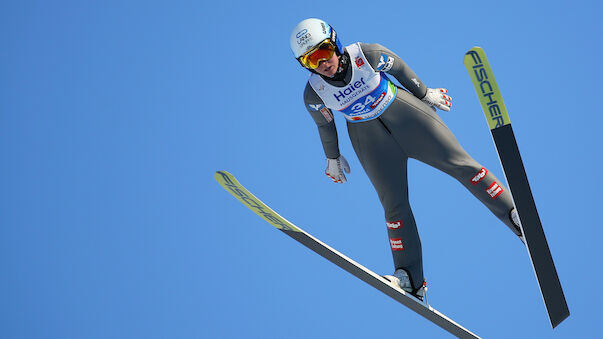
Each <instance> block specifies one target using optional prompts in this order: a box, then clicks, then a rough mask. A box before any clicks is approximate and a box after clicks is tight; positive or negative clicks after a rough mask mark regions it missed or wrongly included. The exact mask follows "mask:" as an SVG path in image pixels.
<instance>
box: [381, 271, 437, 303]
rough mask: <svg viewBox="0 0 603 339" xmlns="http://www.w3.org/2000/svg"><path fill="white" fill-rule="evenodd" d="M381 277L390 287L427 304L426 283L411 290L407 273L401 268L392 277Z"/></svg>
mask: <svg viewBox="0 0 603 339" xmlns="http://www.w3.org/2000/svg"><path fill="white" fill-rule="evenodd" d="M383 277H384V278H385V279H387V280H389V282H390V283H391V285H392V286H394V287H397V288H400V289H402V290H403V291H405V292H408V293H410V294H411V295H412V296H413V297H415V298H417V299H419V300H421V301H423V302H425V303H427V298H426V292H427V283H426V282H425V281H423V284H422V285H421V287H419V288H418V289H414V288H412V284H411V283H410V278H409V277H408V273H406V271H405V270H403V269H401V268H399V269H397V270H396V271H395V272H394V274H393V275H386V276H383Z"/></svg>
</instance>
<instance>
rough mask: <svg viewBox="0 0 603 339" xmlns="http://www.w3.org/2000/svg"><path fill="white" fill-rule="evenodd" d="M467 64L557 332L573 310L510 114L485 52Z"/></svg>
mask: <svg viewBox="0 0 603 339" xmlns="http://www.w3.org/2000/svg"><path fill="white" fill-rule="evenodd" d="M464 64H465V67H466V68H467V71H468V72H469V76H470V77H471V80H472V82H473V86H474V87H475V91H476V92H477V96H478V97H479V101H480V103H481V106H482V109H483V111H484V114H485V116H486V120H487V121H488V126H489V127H490V132H491V134H492V139H494V145H495V147H496V150H497V153H498V157H499V160H500V163H501V165H502V168H503V172H504V175H505V178H506V180H507V184H508V185H509V190H510V191H511V196H512V197H513V204H514V205H515V208H516V210H517V213H518V214H519V219H520V221H521V222H520V223H521V232H522V233H523V236H524V239H525V243H526V247H527V249H528V254H529V256H530V260H531V262H532V267H533V269H534V273H535V274H536V279H537V281H538V285H539V287H540V292H541V294H542V298H543V299H544V304H545V307H546V309H547V312H548V316H549V320H550V322H551V326H552V327H553V328H555V327H556V326H557V325H559V324H560V323H561V322H562V321H563V320H564V319H566V318H567V317H568V316H569V314H570V313H569V308H568V306H567V302H566V301H565V296H564V294H563V289H562V287H561V282H560V281H559V277H558V275H557V270H556V269H555V263H554V262H553V257H552V256H551V252H550V250H549V245H548V243H547V241H546V237H545V235H544V230H543V228H542V224H541V222H540V217H539V216H538V211H537V210H536V204H535V203H534V197H533V196H532V191H531V189H530V184H529V182H528V177H527V175H526V172H525V168H524V165H523V162H522V160H521V155H520V154H519V148H518V147H517V141H516V140H515V135H514V133H513V128H512V127H511V121H510V120H509V114H508V112H507V109H506V107H505V104H504V102H503V99H502V96H501V93H500V90H499V88H498V85H497V84H496V80H495V79H494V74H493V73H492V68H491V67H490V63H489V62H488V59H487V58H486V54H485V53H484V50H483V49H482V48H480V47H473V48H472V49H470V50H469V51H468V52H467V53H465V58H464Z"/></svg>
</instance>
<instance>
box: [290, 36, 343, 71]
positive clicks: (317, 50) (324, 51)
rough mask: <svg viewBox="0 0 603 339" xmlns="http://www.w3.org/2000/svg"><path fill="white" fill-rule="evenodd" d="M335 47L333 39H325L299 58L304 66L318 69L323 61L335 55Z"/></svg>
mask: <svg viewBox="0 0 603 339" xmlns="http://www.w3.org/2000/svg"><path fill="white" fill-rule="evenodd" d="M335 48H336V47H335V45H334V44H333V43H332V42H331V39H325V40H323V41H322V42H321V43H320V44H319V45H318V46H316V47H314V48H312V49H311V50H310V51H308V52H306V53H304V55H302V56H300V57H299V59H298V60H299V62H300V63H301V64H302V66H304V67H306V68H309V69H316V68H318V65H320V62H321V61H323V60H329V59H331V58H332V57H333V53H335Z"/></svg>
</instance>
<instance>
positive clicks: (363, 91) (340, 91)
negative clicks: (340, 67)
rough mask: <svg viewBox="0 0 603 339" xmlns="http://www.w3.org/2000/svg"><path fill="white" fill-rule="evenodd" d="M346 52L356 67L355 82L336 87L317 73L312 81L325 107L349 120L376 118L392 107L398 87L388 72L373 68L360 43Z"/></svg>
mask: <svg viewBox="0 0 603 339" xmlns="http://www.w3.org/2000/svg"><path fill="white" fill-rule="evenodd" d="M346 50H347V52H348V54H349V55H350V62H351V65H350V67H352V79H351V81H350V83H349V84H348V85H347V86H345V87H337V86H333V85H331V84H329V83H327V82H326V81H325V80H324V79H323V78H322V77H321V76H320V75H318V74H314V73H313V74H311V75H310V79H309V80H308V82H309V83H310V86H312V88H313V89H314V91H315V92H316V93H317V94H318V96H319V97H320V98H321V99H322V101H323V102H324V103H325V106H327V107H328V108H330V109H332V110H335V111H339V112H341V113H343V116H344V117H345V118H346V119H347V120H348V121H350V122H361V121H367V120H372V119H375V118H376V117H378V116H379V115H381V113H383V111H385V109H386V108H387V107H388V106H389V105H390V104H391V102H392V100H393V99H394V98H395V97H396V93H397V90H398V88H397V87H396V86H395V85H394V84H393V83H392V82H391V81H390V80H389V79H388V78H387V76H386V75H385V74H384V73H381V72H376V71H375V70H374V69H373V68H372V67H371V65H369V63H368V62H367V61H366V58H365V56H364V54H363V53H362V50H361V49H360V44H359V43H356V44H352V45H350V46H347V47H346Z"/></svg>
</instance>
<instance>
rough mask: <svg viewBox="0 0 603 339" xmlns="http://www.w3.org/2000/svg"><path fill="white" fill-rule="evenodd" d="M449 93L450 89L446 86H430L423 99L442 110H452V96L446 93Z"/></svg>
mask: <svg viewBox="0 0 603 339" xmlns="http://www.w3.org/2000/svg"><path fill="white" fill-rule="evenodd" d="M444 93H448V90H447V89H445V88H435V89H434V88H428V89H427V93H426V94H425V97H424V98H423V99H421V100H423V102H425V103H426V104H428V105H430V106H435V107H437V108H439V109H441V110H442V111H446V112H450V107H451V106H452V103H451V102H450V101H451V100H452V98H451V97H449V96H448V95H446V94H444Z"/></svg>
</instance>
